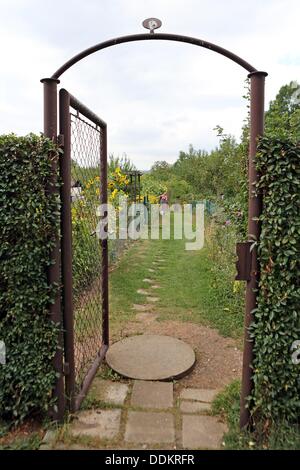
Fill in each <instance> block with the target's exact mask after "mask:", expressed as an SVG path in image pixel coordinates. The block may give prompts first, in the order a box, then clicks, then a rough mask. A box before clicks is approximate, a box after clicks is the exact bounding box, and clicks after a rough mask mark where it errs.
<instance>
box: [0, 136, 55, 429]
mask: <svg viewBox="0 0 300 470" xmlns="http://www.w3.org/2000/svg"><path fill="white" fill-rule="evenodd" d="M58 156H59V151H58V149H57V147H56V146H55V145H54V144H53V143H52V142H51V141H50V140H48V139H46V138H44V137H42V136H36V135H33V134H30V135H28V136H26V137H17V136H16V135H13V134H11V135H3V136H0V227H1V237H0V340H2V341H4V342H5V345H6V365H1V364H0V417H2V418H5V419H11V418H13V419H14V421H15V422H19V421H21V420H22V419H24V418H25V417H27V416H28V415H29V414H30V413H31V412H33V411H35V412H36V411H40V412H42V411H45V410H47V409H48V407H49V403H50V398H51V389H52V387H53V383H54V380H55V372H54V370H53V367H52V365H51V360H52V358H53V356H54V353H55V350H56V344H57V343H56V339H57V332H56V330H55V327H54V324H53V323H51V322H50V321H49V316H48V313H47V309H48V307H49V304H50V303H51V302H52V301H53V297H54V289H55V286H48V284H47V275H46V272H47V267H48V266H49V253H50V250H51V247H52V246H53V241H54V238H55V236H56V234H57V231H58V222H59V201H58V199H57V197H56V196H55V195H53V194H52V195H51V194H49V182H50V175H51V159H52V158H56V159H58Z"/></svg>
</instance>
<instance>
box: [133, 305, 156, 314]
mask: <svg viewBox="0 0 300 470" xmlns="http://www.w3.org/2000/svg"><path fill="white" fill-rule="evenodd" d="M151 308H152V305H151V304H142V305H139V304H133V309H134V310H137V311H138V312H146V311H147V310H150V309H151Z"/></svg>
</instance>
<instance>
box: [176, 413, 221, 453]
mask: <svg viewBox="0 0 300 470" xmlns="http://www.w3.org/2000/svg"><path fill="white" fill-rule="evenodd" d="M226 430H227V428H226V426H225V424H223V423H221V422H220V421H219V420H218V418H216V417H214V416H199V415H198V416H197V415H183V417H182V445H183V447H184V449H192V450H195V449H221V446H222V439H223V435H224V433H225V432H226Z"/></svg>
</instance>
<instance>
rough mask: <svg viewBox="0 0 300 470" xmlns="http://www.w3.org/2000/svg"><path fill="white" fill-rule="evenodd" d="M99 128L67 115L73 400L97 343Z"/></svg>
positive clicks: (99, 310) (99, 317) (99, 307)
mask: <svg viewBox="0 0 300 470" xmlns="http://www.w3.org/2000/svg"><path fill="white" fill-rule="evenodd" d="M101 132H102V131H101V128H100V127H99V126H97V125H96V124H94V123H92V122H89V120H87V119H86V118H85V117H83V116H82V115H80V113H79V112H77V113H71V215H72V257H73V263H72V275H73V311H74V360H75V394H78V393H79V392H80V390H81V387H82V384H83V381H84V379H85V377H86V375H87V373H88V371H89V369H90V368H91V366H92V364H93V362H94V360H95V357H96V356H97V354H98V353H99V351H100V348H101V343H102V292H101V285H102V283H101V265H102V246H101V241H100V240H99V238H98V237H97V236H96V228H97V224H98V222H99V220H98V217H97V208H98V207H99V204H100V155H101Z"/></svg>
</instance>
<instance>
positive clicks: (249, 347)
mask: <svg viewBox="0 0 300 470" xmlns="http://www.w3.org/2000/svg"><path fill="white" fill-rule="evenodd" d="M152 33H153V32H152ZM149 40H165V41H176V42H182V43H187V44H191V45H195V46H199V47H203V48H205V49H208V50H211V51H213V52H216V53H218V54H220V55H222V56H224V57H226V58H228V59H230V60H232V61H233V62H235V63H236V64H238V65H240V66H241V67H242V68H244V69H245V70H247V72H248V77H249V78H250V86H251V93H250V147H249V199H248V201H249V202H248V209H249V215H248V234H249V238H251V240H253V239H254V240H256V241H257V240H259V236H260V224H259V222H258V218H259V216H260V214H261V210H262V196H261V195H260V194H256V193H255V191H254V185H255V182H256V180H257V177H258V175H257V171H256V167H255V163H254V159H255V155H256V149H257V139H258V137H259V136H260V135H262V134H263V130H264V85H265V77H266V76H267V75H268V74H267V73H266V72H262V71H258V70H257V69H256V68H255V67H253V66H252V65H251V64H249V63H248V62H246V61H245V60H244V59H242V58H241V57H239V56H237V55H236V54H234V53H232V52H230V51H228V50H227V49H224V48H222V47H220V46H218V45H216V44H213V43H210V42H207V41H204V40H202V39H199V38H194V37H189V36H182V35H178V34H166V33H155V34H151V33H150V34H149V33H144V34H133V35H128V36H121V37H119V38H114V39H110V40H108V41H104V42H101V43H99V44H96V45H94V46H92V47H90V48H88V49H85V50H83V51H82V52H80V53H79V54H77V55H75V56H74V57H72V58H71V59H70V60H68V61H67V62H66V63H65V64H63V65H62V66H61V67H60V68H59V69H58V70H56V72H54V74H53V75H52V76H51V77H50V78H44V79H42V80H41V82H42V83H43V84H44V134H45V135H46V136H47V137H49V138H51V139H53V140H55V141H56V140H57V137H58V136H57V85H58V84H59V83H60V80H59V78H60V77H61V75H62V74H63V73H64V72H66V71H67V70H69V69H70V68H71V67H72V66H73V65H75V64H76V63H78V62H80V61H81V60H82V59H84V58H86V57H88V56H89V55H91V54H94V53H95V52H97V51H100V50H103V49H106V48H109V47H112V46H116V45H118V44H124V43H129V42H136V41H149ZM52 164H53V175H54V176H53V178H54V180H55V175H56V163H55V162H53V163H52ZM246 243H247V245H245V246H244V247H243V249H241V247H240V249H239V252H240V253H244V257H243V259H240V260H239V273H238V275H239V276H240V277H239V278H240V279H242V277H241V272H244V273H246V274H247V275H246V276H245V277H244V278H243V280H246V281H247V289H246V308H245V339H244V352H243V373H242V392H241V412H240V426H241V427H244V426H247V425H249V423H250V412H249V409H248V407H247V397H248V396H249V395H250V394H251V391H252V388H253V382H252V369H251V364H252V361H253V342H252V340H251V339H250V336H249V331H248V329H249V325H250V324H251V323H252V321H253V313H252V311H253V310H254V309H255V307H256V299H257V292H258V289H257V286H258V281H259V262H258V258H257V248H256V246H254V249H252V251H250V245H251V244H250V243H249V242H246ZM59 256H60V255H59V242H57V246H56V247H55V248H54V250H53V253H52V260H53V265H52V266H51V267H50V269H49V282H51V283H52V282H56V283H59V279H60V266H59ZM245 260H247V261H245ZM245 263H246V264H247V265H245ZM50 314H51V318H52V320H53V321H54V322H56V323H59V324H60V323H61V311H60V301H59V295H58V296H57V299H56V302H55V303H54V304H53V305H52V306H51V308H50ZM61 364H62V351H61V350H58V352H57V355H56V357H55V360H54V366H55V369H56V370H57V371H59V372H62V371H61ZM62 375H63V374H62V373H61V378H60V379H58V380H57V384H56V389H55V391H54V393H55V395H56V396H57V397H58V399H59V400H61V401H63V400H64V399H63V395H64V391H63V377H62ZM58 409H59V410H62V409H63V403H58ZM56 418H57V419H61V418H62V414H61V412H59V411H58V412H57V413H56Z"/></svg>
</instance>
